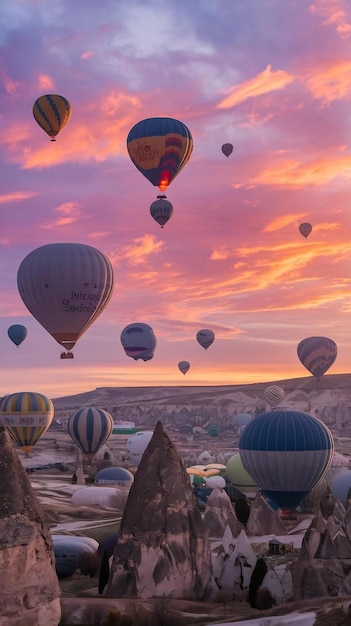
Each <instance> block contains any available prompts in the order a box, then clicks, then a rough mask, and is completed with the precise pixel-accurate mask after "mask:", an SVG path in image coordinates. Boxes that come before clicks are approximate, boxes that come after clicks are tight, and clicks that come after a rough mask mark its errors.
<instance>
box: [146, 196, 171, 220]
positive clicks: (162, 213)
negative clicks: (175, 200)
mask: <svg viewBox="0 0 351 626" xmlns="http://www.w3.org/2000/svg"><path fill="white" fill-rule="evenodd" d="M150 214H151V216H152V217H153V218H154V220H156V222H157V223H158V224H160V226H161V228H163V227H164V225H165V224H166V223H167V222H168V220H169V219H170V218H171V217H172V215H173V204H172V203H171V202H169V201H168V200H167V199H166V196H157V200H155V202H152V204H151V205H150Z"/></svg>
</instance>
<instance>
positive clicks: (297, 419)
mask: <svg viewBox="0 0 351 626" xmlns="http://www.w3.org/2000/svg"><path fill="white" fill-rule="evenodd" d="M239 452H240V458H241V460H242V463H243V466H244V468H245V469H246V471H247V472H248V473H249V474H250V476H252V478H253V479H254V481H255V482H256V484H257V485H258V486H259V487H260V489H261V490H262V494H263V496H264V497H265V498H266V499H267V500H268V501H273V502H274V503H275V504H276V505H278V507H279V508H281V509H282V511H283V512H284V511H293V510H294V509H295V508H296V507H297V506H298V504H299V503H300V502H301V501H302V500H303V499H304V498H305V497H306V495H307V494H308V493H310V491H312V489H313V488H314V487H315V485H316V484H317V483H318V482H319V480H320V479H321V478H322V477H323V476H324V474H325V473H326V472H327V470H328V468H329V466H330V463H331V461H332V458H333V453H334V443H333V437H332V435H331V432H330V431H329V429H328V428H327V426H325V425H324V424H323V423H322V422H320V421H319V420H318V419H317V418H316V417H313V416H312V415H308V414H307V413H302V412H300V411H277V410H276V411H271V412H269V413H264V414H263V415H259V416H258V417H256V418H255V419H254V420H253V421H252V422H251V424H248V426H246V428H245V430H244V431H243V433H242V435H241V437H240V440H239Z"/></svg>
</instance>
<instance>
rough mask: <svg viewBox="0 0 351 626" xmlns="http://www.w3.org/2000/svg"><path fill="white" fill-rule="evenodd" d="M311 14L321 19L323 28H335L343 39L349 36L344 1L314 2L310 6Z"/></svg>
mask: <svg viewBox="0 0 351 626" xmlns="http://www.w3.org/2000/svg"><path fill="white" fill-rule="evenodd" d="M309 10H310V12H311V13H315V14H317V15H320V16H321V17H322V18H323V22H322V24H323V25H324V26H334V25H335V26H336V32H337V33H339V34H340V35H341V37H343V38H347V37H349V36H350V35H351V24H349V22H348V21H347V19H346V11H345V2H344V0H316V1H315V2H314V3H313V4H311V5H310V7H309Z"/></svg>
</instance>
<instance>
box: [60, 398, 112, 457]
mask: <svg viewBox="0 0 351 626" xmlns="http://www.w3.org/2000/svg"><path fill="white" fill-rule="evenodd" d="M67 430H68V433H69V434H70V435H71V437H72V439H73V441H74V442H75V443H76V444H77V446H79V448H80V449H81V450H83V452H84V453H85V454H86V456H87V457H88V459H89V461H92V459H93V458H94V456H95V454H96V453H97V451H98V450H99V449H100V448H101V446H102V445H103V444H104V443H105V441H106V440H107V439H108V438H109V436H110V435H111V433H112V430H113V418H112V416H111V415H110V413H109V412H108V411H105V410H104V409H97V408H95V407H88V408H86V407H83V408H81V409H78V411H75V412H74V413H72V415H70V417H69V419H68V422H67Z"/></svg>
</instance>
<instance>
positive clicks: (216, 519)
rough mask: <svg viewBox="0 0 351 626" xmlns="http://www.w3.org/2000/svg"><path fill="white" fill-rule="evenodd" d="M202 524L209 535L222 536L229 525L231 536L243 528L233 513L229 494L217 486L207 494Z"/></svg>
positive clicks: (234, 535)
mask: <svg viewBox="0 0 351 626" xmlns="http://www.w3.org/2000/svg"><path fill="white" fill-rule="evenodd" d="M204 525H205V527H206V528H207V530H208V535H209V537H218V538H221V537H223V535H224V531H225V529H226V526H229V528H230V530H231V533H232V535H233V537H237V536H238V535H239V533H240V532H241V531H242V530H244V526H243V525H242V524H241V523H240V522H239V520H238V518H237V516H236V514H235V511H234V509H233V505H232V503H231V501H230V498H229V496H228V495H227V493H226V492H225V491H224V490H223V489H220V488H219V487H216V488H215V489H213V491H212V492H211V493H210V495H209V496H208V499H207V502H206V508H205V515H204Z"/></svg>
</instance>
